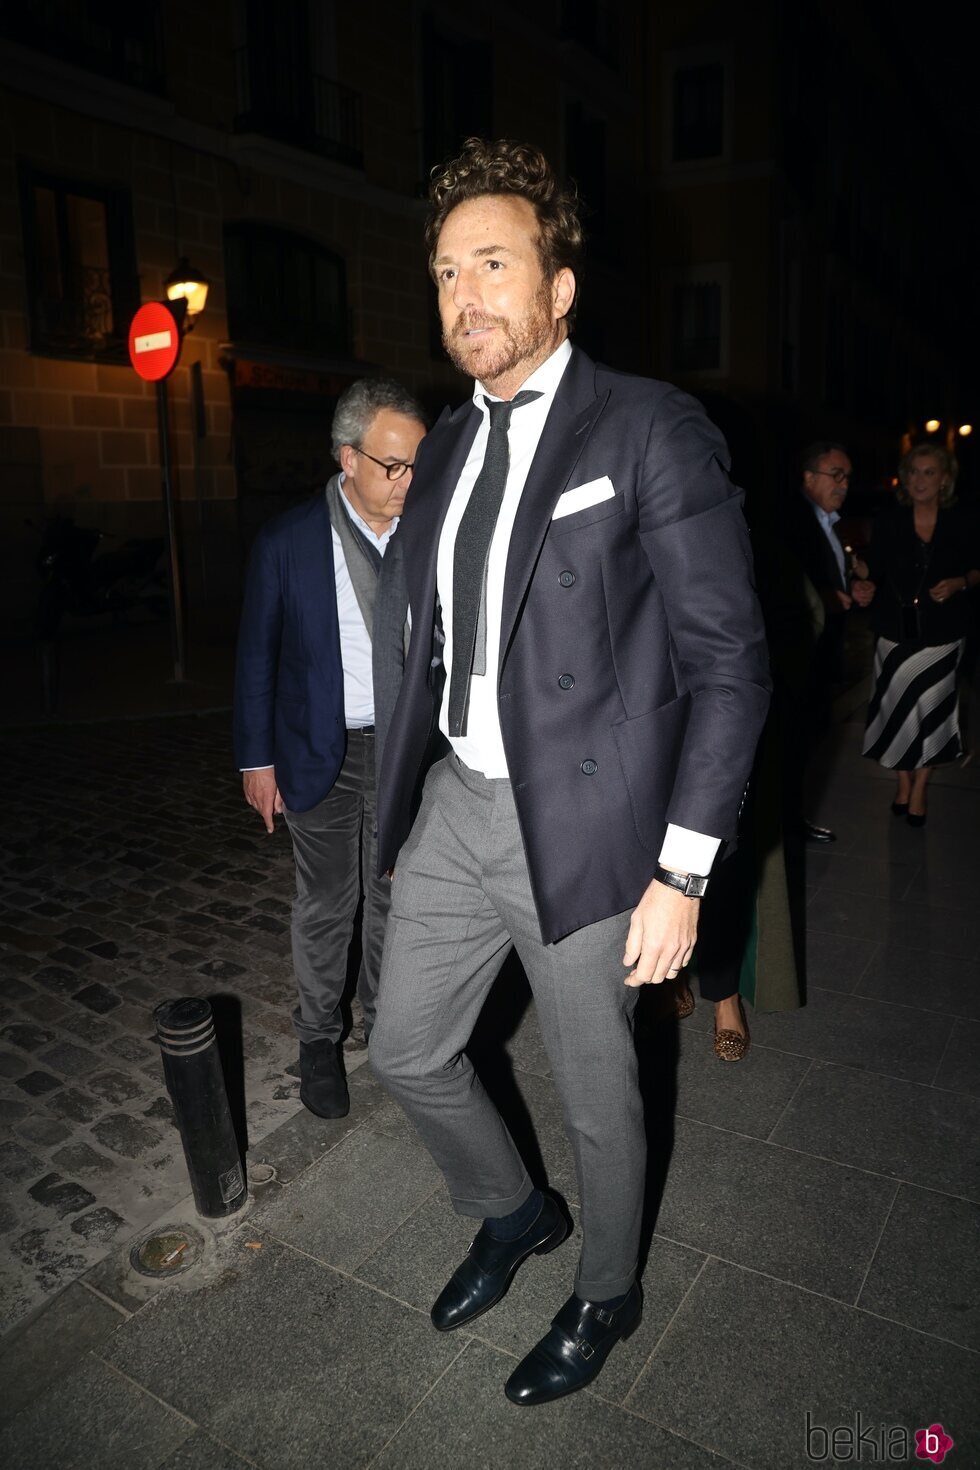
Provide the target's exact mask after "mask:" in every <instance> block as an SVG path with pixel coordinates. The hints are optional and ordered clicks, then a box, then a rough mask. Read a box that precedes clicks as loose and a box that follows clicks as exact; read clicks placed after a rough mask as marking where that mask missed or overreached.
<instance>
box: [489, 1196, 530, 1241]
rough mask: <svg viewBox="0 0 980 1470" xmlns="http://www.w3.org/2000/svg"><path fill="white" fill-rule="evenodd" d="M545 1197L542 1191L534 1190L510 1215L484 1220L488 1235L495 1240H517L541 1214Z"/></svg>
mask: <svg viewBox="0 0 980 1470" xmlns="http://www.w3.org/2000/svg"><path fill="white" fill-rule="evenodd" d="M543 1204H544V1195H543V1194H542V1193H541V1191H540V1189H532V1190H531V1193H530V1194H529V1195H528V1197H527V1199H526V1200H525V1201H524V1203H523V1204H522V1205H521V1206H519V1208H518V1209H516V1210H514V1211H513V1212H512V1214H510V1215H498V1216H497V1217H496V1219H493V1220H484V1222H483V1223H484V1225H485V1226H486V1231H487V1234H488V1235H492V1236H493V1238H494V1240H516V1239H517V1237H518V1236H519V1235H523V1234H524V1232H525V1230H527V1229H529V1228H530V1226H532V1225H533V1224H534V1222H535V1220H536V1219H537V1218H538V1216H539V1215H540V1213H541V1206H542V1205H543Z"/></svg>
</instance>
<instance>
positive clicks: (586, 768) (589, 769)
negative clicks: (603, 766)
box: [582, 761, 599, 776]
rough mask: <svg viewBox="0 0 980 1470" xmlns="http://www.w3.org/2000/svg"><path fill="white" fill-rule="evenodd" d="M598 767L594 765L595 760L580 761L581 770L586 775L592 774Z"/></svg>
mask: <svg viewBox="0 0 980 1470" xmlns="http://www.w3.org/2000/svg"><path fill="white" fill-rule="evenodd" d="M598 769H599V767H598V766H597V765H596V763H595V761H583V762H582V771H583V772H584V774H585V775H586V776H594V775H595V773H596V771H597V770H598Z"/></svg>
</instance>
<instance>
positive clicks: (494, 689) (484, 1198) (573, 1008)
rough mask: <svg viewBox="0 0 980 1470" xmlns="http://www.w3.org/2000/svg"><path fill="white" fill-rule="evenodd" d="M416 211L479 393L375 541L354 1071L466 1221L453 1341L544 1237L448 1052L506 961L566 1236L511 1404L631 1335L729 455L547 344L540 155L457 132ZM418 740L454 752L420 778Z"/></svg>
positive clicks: (740, 708)
mask: <svg viewBox="0 0 980 1470" xmlns="http://www.w3.org/2000/svg"><path fill="white" fill-rule="evenodd" d="M430 205H431V209H430V216H429V221H428V243H429V246H430V252H431V253H430V269H431V272H432V275H433V277H434V280H435V283H436V287H437V290H438V297H439V309H440V314H441V318H442V326H443V334H444V342H445V345H446V348H447V351H448V352H449V355H450V356H451V357H452V359H453V361H454V362H455V363H456V364H457V366H458V367H459V368H461V369H462V370H463V371H464V372H466V373H468V374H469V375H470V376H471V377H473V378H474V379H475V383H474V390H473V396H472V399H471V400H469V401H468V402H467V403H465V404H464V405H463V406H462V407H460V408H458V409H457V410H456V411H455V412H454V413H450V412H448V411H447V412H446V413H444V415H443V417H442V418H441V419H440V420H439V422H438V424H437V425H436V427H435V429H434V430H433V431H432V433H431V434H430V435H429V436H428V438H427V439H425V440H424V441H423V443H422V444H421V445H420V446H419V453H418V458H417V461H416V469H415V480H414V486H413V491H412V497H411V500H410V502H409V505H408V509H407V512H406V515H405V518H404V521H403V523H402V529H401V531H400V535H401V536H402V537H403V538H404V549H405V566H406V573H407V580H408V586H409V599H410V604H411V619H412V641H411V648H410V650H409V654H408V658H407V662H406V668H405V675H404V680H403V683H402V687H401V691H400V694H399V698H398V703H397V705H396V708H395V712H394V717H393V720H392V724H391V731H390V734H389V737H388V742H387V747H386V750H385V755H384V760H383V764H382V769H381V775H380V788H379V798H378V841H379V855H380V862H381V864H382V865H383V866H385V867H388V866H392V865H394V881H393V886H392V900H391V916H390V920H389V929H388V934H387V938H386V943H385V953H384V958H383V961H382V976H381V985H380V992H379V1003H378V1016H377V1023H376V1026H375V1030H374V1033H373V1035H372V1038H371V1047H370V1060H371V1065H372V1067H373V1068H374V1070H375V1072H376V1073H377V1075H378V1076H379V1077H380V1079H381V1081H382V1082H383V1084H384V1085H385V1087H386V1088H388V1089H389V1091H390V1092H391V1093H392V1094H393V1095H394V1096H395V1097H396V1098H397V1099H398V1100H399V1101H400V1102H401V1104H402V1105H403V1107H404V1108H405V1110H406V1111H407V1112H408V1114H409V1116H410V1117H411V1118H412V1120H413V1122H414V1123H415V1125H416V1127H417V1128H418V1131H419V1132H420V1134H421V1136H422V1138H423V1140H424V1141H425V1143H426V1145H427V1146H428V1148H429V1150H430V1152H431V1153H432V1156H433V1158H434V1159H435V1160H436V1162H437V1163H438V1164H439V1166H440V1168H441V1169H442V1171H443V1174H444V1175H445V1178H446V1182H447V1184H448V1187H449V1193H450V1196H451V1199H452V1203H453V1206H454V1208H455V1209H456V1210H457V1212H459V1213H460V1214H463V1215H468V1216H472V1217H473V1218H475V1219H477V1220H480V1221H481V1222H482V1223H481V1226H480V1229H479V1231H478V1233H477V1235H476V1238H475V1240H474V1242H473V1245H472V1247H471V1249H470V1252H469V1254H468V1255H467V1257H466V1259H465V1260H464V1261H463V1262H462V1264H461V1265H460V1266H459V1267H458V1268H457V1270H456V1271H455V1272H454V1273H453V1275H452V1277H451V1278H450V1280H449V1282H448V1283H447V1285H446V1287H445V1288H444V1289H443V1290H442V1292H441V1293H440V1295H439V1297H438V1299H437V1300H436V1302H435V1304H434V1306H433V1308H432V1320H433V1324H434V1326H435V1327H436V1328H438V1329H439V1330H441V1331H449V1330H452V1329H454V1328H458V1327H462V1326H464V1325H466V1324H467V1323H469V1322H471V1321H473V1320H474V1319H475V1318H476V1317H478V1316H479V1315H480V1314H481V1313H483V1312H486V1311H488V1310H489V1309H490V1308H491V1307H492V1306H493V1305H494V1304H495V1303H496V1302H497V1301H499V1299H500V1297H501V1296H502V1295H503V1293H504V1291H505V1290H506V1288H507V1286H508V1284H509V1282H510V1279H511V1277H512V1276H513V1274H514V1272H515V1271H516V1270H517V1269H518V1267H519V1266H520V1265H521V1263H522V1262H523V1261H524V1260H526V1259H527V1257H529V1256H530V1255H532V1254H534V1253H537V1254H541V1253H543V1252H545V1251H549V1250H551V1249H553V1248H554V1247H556V1246H558V1245H559V1244H560V1243H561V1241H562V1240H563V1239H564V1237H565V1235H566V1234H567V1230H568V1225H567V1220H566V1216H565V1214H564V1213H563V1211H562V1210H561V1208H560V1207H559V1205H558V1204H557V1203H556V1202H555V1200H554V1199H553V1198H552V1197H551V1196H550V1195H549V1194H547V1193H544V1192H543V1191H540V1190H538V1189H536V1188H535V1187H534V1185H533V1183H532V1181H531V1180H530V1179H529V1177H528V1174H527V1171H526V1169H525V1166H524V1163H523V1161H522V1159H521V1157H520V1155H519V1153H518V1152H517V1150H516V1148H515V1146H514V1143H513V1141H512V1139H511V1137H510V1135H509V1133H508V1131H507V1129H506V1127H505V1125H504V1123H503V1121H502V1119H501V1118H500V1116H499V1114H498V1113H497V1111H496V1108H495V1107H494V1106H493V1104H492V1103H491V1101H490V1100H489V1098H488V1096H487V1094H486V1093H485V1091H484V1090H483V1088H482V1087H481V1085H480V1082H479V1080H478V1079H477V1077H476V1076H475V1075H474V1071H473V1068H472V1066H471V1064H470V1062H469V1060H468V1058H467V1056H466V1052H465V1048H466V1045H467V1042H468V1040H469V1037H470V1033H471V1031H472V1029H473V1026H474V1024H475V1021H476V1019H477V1016H478V1014H479V1012H480V1009H481V1006H482V1004H483V1001H484V999H485V998H486V995H487V992H488V990H489V988H490V985H491V984H492V982H493V980H494V977H495V976H496V974H497V972H498V971H499V969H500V967H501V965H502V963H503V961H504V959H505V958H506V956H507V955H508V953H509V952H510V950H511V948H514V947H516V949H517V951H518V954H519V956H520V959H521V961H522V962H523V965H524V969H525V971H526V973H527V976H528V980H529V982H530V986H531V990H532V992H533V995H534V1001H535V1006H536V1009H537V1015H538V1020H539V1022H540V1026H541V1031H542V1035H543V1038H544V1042H545V1046H546V1048H547V1051H548V1055H549V1058H550V1061H551V1067H552V1073H553V1076H554V1080H555V1084H556V1086H557V1088H558V1091H559V1093H560V1095H561V1101H562V1107H563V1112H564V1119H565V1125H566V1128H567V1130H568V1135H569V1139H570V1141H571V1144H572V1148H573V1151H574V1155H575V1162H576V1169H577V1176H578V1191H579V1200H580V1204H581V1218H582V1236H583V1239H582V1252H581V1258H580V1260H579V1264H578V1270H577V1273H576V1277H575V1281H574V1291H573V1294H572V1295H571V1296H570V1297H569V1299H568V1301H566V1303H565V1305H564V1306H563V1307H562V1308H561V1310H560V1311H559V1312H558V1314H557V1316H556V1317H555V1319H554V1322H553V1324H552V1327H551V1329H550V1331H549V1332H548V1333H547V1334H546V1336H545V1337H544V1338H543V1339H542V1341H541V1342H540V1343H538V1345H537V1346H536V1347H534V1348H532V1350H531V1351H530V1352H529V1353H528V1355H527V1357H526V1358H525V1359H524V1360H523V1362H522V1363H520V1365H519V1366H518V1367H517V1368H516V1369H515V1371H514V1373H513V1374H512V1375H511V1377H510V1379H509V1380H508V1382H507V1385H506V1389H505V1391H506V1393H507V1396H508V1398H510V1399H511V1400H512V1401H513V1402H515V1403H517V1404H521V1405H532V1404H541V1403H546V1402H548V1401H550V1400H551V1399H554V1398H558V1397H560V1396H561V1395H563V1394H567V1393H572V1392H574V1391H575V1390H577V1389H579V1388H582V1387H584V1385H585V1384H587V1383H589V1382H591V1381H592V1379H594V1378H595V1376H596V1374H597V1373H598V1372H599V1371H600V1369H601V1368H602V1366H603V1364H604V1362H605V1361H606V1358H607V1356H608V1354H609V1352H610V1350H611V1349H612V1347H613V1346H614V1345H615V1344H616V1343H617V1342H618V1341H619V1339H620V1338H622V1337H625V1336H626V1335H627V1334H628V1333H629V1332H630V1331H632V1329H633V1328H634V1327H635V1325H636V1323H637V1322H638V1321H639V1317H640V1311H641V1297H640V1291H639V1287H638V1285H637V1281H636V1273H637V1256H638V1247H639V1235H640V1219H641V1210H642V1202H643V1194H644V1167H645V1157H646V1155H645V1139H644V1123H643V1109H642V1105H641V1100H640V1093H639V1088H638V1085H637V1062H636V1054H635V1050H634V1046H633V1032H632V1018H633V1011H634V1006H635V1002H636V999H637V994H638V987H639V986H641V985H646V984H651V983H652V984H659V983H660V982H661V981H663V980H664V979H665V978H666V977H668V976H674V975H676V974H677V973H678V972H679V970H680V968H681V967H682V966H683V965H685V964H686V963H687V961H688V960H689V958H690V956H691V951H692V949H693V946H694V940H695V935H696V931H697V917H698V905H699V897H700V895H701V894H702V893H703V892H704V891H705V887H706V885H707V882H708V875H709V872H710V869H711V865H712V861H713V859H714V856H715V853H716V851H717V849H718V848H719V846H720V845H721V844H722V843H723V842H726V841H730V840H731V839H732V838H733V837H734V833H735V825H736V819H737V816H738V809H739V803H740V799H741V797H742V794H743V791H744V788H745V783H746V780H747V777H748V773H749V768H750V766H751V763H752V757H753V753H754V750H755V745H756V740H757V737H758V734H759V731H760V729H761V727H762V722H763V719H764V716H765V712H766V707H767V704H768V687H769V678H768V667H767V659H766V650H765V643H764V638H763V632H762V620H761V617H760V615H759V609H758V606H757V603H756V599H755V596H754V593H753V591H752V587H751V583H750V566H751V559H750V554H749V546H748V538H747V534H746V528H745V524H744V520H743V517H742V512H741V495H740V494H739V492H738V491H737V490H735V489H734V488H733V486H732V484H731V483H730V481H729V479H728V476H727V474H726V467H727V464H728V454H727V449H726V446H725V444H724V441H723V440H722V439H721V437H720V435H719V434H718V433H717V431H716V430H715V429H714V428H713V427H712V425H711V424H710V423H709V421H708V420H707V418H706V417H705V415H704V412H703V410H702V409H701V407H700V405H699V404H697V403H696V402H695V401H694V400H693V399H691V398H689V397H688V396H687V395H686V394H684V393H681V392H679V391H678V390H677V389H675V388H672V387H670V386H669V385H668V384H666V383H656V382H651V381H648V380H645V379H641V378H634V377H628V376H625V375H622V374H619V373H615V372H613V371H611V370H610V369H608V368H604V367H599V366H597V365H596V364H595V363H593V362H591V361H590V360H589V359H588V358H587V357H586V355H585V354H584V353H583V352H581V351H579V350H578V349H577V348H574V347H573V346H572V345H571V343H570V341H569V331H570V327H571V322H572V317H573V314H574V307H575V299H576V269H577V267H578V263H579V259H580V255H581V246H582V233H581V228H580V225H579V220H578V215H577V211H576V205H575V201H574V199H573V198H572V197H570V196H569V195H568V194H567V193H566V192H565V191H563V189H562V188H561V187H560V185H559V184H558V182H557V180H556V179H555V176H554V174H553V173H552V171H551V169H550V167H549V165H548V162H547V160H546V159H545V158H544V156H543V155H542V154H541V153H540V152H538V150H537V149H535V148H532V147H528V146H525V145H522V144H516V143H511V142H498V143H488V142H484V141H482V140H479V139H471V140H470V141H469V142H468V143H467V144H466V147H465V148H464V150H463V152H462V154H461V156H460V157H459V158H457V159H455V160H454V161H453V162H452V163H450V164H449V165H448V166H447V167H446V168H445V169H443V170H442V171H440V172H439V173H437V174H436V175H435V176H434V178H433V180H432V185H431V189H430ZM434 723H437V724H438V727H439V728H440V729H441V731H442V733H443V736H444V737H445V740H446V741H447V742H448V749H449V753H448V754H447V755H445V756H444V758H443V759H441V760H439V761H438V762H437V763H436V764H435V765H433V766H432V767H431V769H429V770H428V772H426V770H425V763H426V752H427V750H429V749H431V742H430V738H429V737H430V732H431V730H432V728H433V724H434ZM423 781H424V788H423V789H422V790H421V795H420V793H419V787H420V784H421V783H422V782H423ZM419 796H420V799H419ZM413 815H414V820H413Z"/></svg>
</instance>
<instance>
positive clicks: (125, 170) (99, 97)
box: [0, 0, 651, 629]
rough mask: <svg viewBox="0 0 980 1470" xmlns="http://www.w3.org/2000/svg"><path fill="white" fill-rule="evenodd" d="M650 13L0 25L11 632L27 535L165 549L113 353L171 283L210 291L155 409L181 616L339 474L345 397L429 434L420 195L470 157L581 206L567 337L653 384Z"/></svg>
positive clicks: (441, 387)
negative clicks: (576, 191)
mask: <svg viewBox="0 0 980 1470" xmlns="http://www.w3.org/2000/svg"><path fill="white" fill-rule="evenodd" d="M647 10H648V7H646V6H645V5H644V4H642V3H640V0H637V3H634V4H620V5H616V6H615V7H613V6H605V5H602V4H600V3H597V0H553V3H542V4H540V5H537V6H534V7H532V8H531V11H530V14H529V13H528V10H527V7H522V6H519V5H517V4H513V5H512V4H508V3H502V4H500V5H498V6H496V7H494V9H493V11H492V13H486V14H484V13H483V12H474V13H473V14H472V15H471V14H470V13H469V12H465V13H460V11H459V9H458V7H454V6H451V5H449V4H441V3H432V4H427V3H399V0H369V3H368V4H365V5H362V6H347V5H341V4H337V3H333V0H278V3H277V4H276V5H274V6H273V5H270V4H268V3H267V0H215V3H214V4H210V5H208V6H200V5H192V4H191V3H189V0H143V3H141V4H139V5H133V6H121V5H115V4H113V5H105V4H102V3H96V0H56V3H50V0H44V3H42V0H22V3H20V4H19V5H18V6H17V7H16V8H15V7H9V6H5V7H3V10H2V11H0V204H2V208H0V321H2V335H0V484H2V490H0V585H2V587H3V589H4V590H3V593H2V596H3V599H4V603H5V606H4V614H5V621H6V622H7V623H8V624H12V625H13V626H15V627H20V628H23V629H26V628H27V627H29V625H30V619H31V609H32V602H33V599H34V597H35V595H36V593H35V589H34V578H33V570H32V555H33V550H34V548H35V546H36V544H37V540H38V535H39V527H40V526H41V525H42V524H43V523H44V521H45V519H46V518H48V517H50V516H53V515H69V516H73V517H74V518H75V519H76V520H77V521H78V522H79V523H80V524H87V525H94V526H97V527H99V528H100V529H102V530H103V531H105V532H107V533H110V534H111V535H113V536H121V537H126V536H135V535H144V534H156V533H159V532H160V531H161V530H162V525H163V513H162V506H161V480H160V470H159V446H158V442H157V425H156V399H155V389H154V387H153V386H152V385H150V384H144V383H142V382H141V381H140V379H139V378H137V376H136V375H135V373H134V372H133V370H132V368H131V367H130V366H129V362H128V357H127V351H126V342H127V332H128V325H129V321H130V320H131V318H132V315H133V312H134V311H135V309H136V307H137V306H138V305H139V304H140V303H141V302H143V301H148V300H154V299H160V298H162V296H163V294H164V282H165V280H166V278H167V276H168V275H169V274H170V272H171V271H172V270H173V269H174V267H175V265H176V263H177V261H178V260H179V259H180V258H182V257H183V258H187V259H189V260H190V261H191V262H192V264H193V265H194V267H195V268H196V269H197V270H198V271H200V272H203V273H204V275H205V276H206V277H207V278H208V279H209V281H210V291H209V295H208V300H207V306H206V309H205V311H204V312H203V313H202V314H201V315H200V317H199V318H198V319H197V321H196V322H195V324H194V329H193V331H192V332H190V333H189V334H188V335H187V337H186V338H185V342H184V346H183V350H182V356H181V360H180V363H179V365H178V367H177V368H176V370H175V372H174V374H173V376H172V378H171V379H170V384H169V396H170V403H171V415H172V431H173V442H174V446H175V459H176V481H177V494H178V509H179V527H180V536H181V540H182V543H183V548H182V549H183V563H184V567H185V577H186V581H187V592H188V595H189V600H190V605H191V608H192V610H193V609H194V608H195V607H203V606H207V605H210V606H214V607H226V608H228V609H230V610H233V609H234V607H235V604H236V599H237V595H238V591H239V589H240V582H241V572H242V566H243V562H244V557H245V555H246V553H247V549H248V545H249V543H250V541H251V538H252V536H253V535H254V533H255V530H256V529H257V527H258V526H259V525H260V524H261V523H262V522H263V521H264V520H265V519H266V518H267V517H268V516H269V515H270V514H272V513H274V512H275V511H276V510H278V509H281V508H284V507H285V506H287V505H289V504H292V503H295V502H296V501H297V500H298V499H300V498H302V497H304V496H306V495H309V494H311V493H313V492H314V490H315V488H316V487H317V486H318V485H321V484H322V483H323V481H324V480H325V479H326V477H327V476H328V474H329V473H330V472H331V471H332V468H333V466H332V462H331V459H330V451H329V438H328V432H327V428H328V424H329V417H330V413H331V411H332V407H333V404H334V402H335V400H336V397H337V395H338V393H339V392H340V391H342V389H343V387H344V386H346V384H347V383H349V382H350V381H352V380H353V379H354V378H356V377H358V376H362V375H363V374H365V373H369V372H372V371H384V372H387V373H392V374H394V375H395V376H397V377H399V378H401V379H402V380H403V381H404V382H405V383H406V384H407V385H409V386H410V387H411V388H413V389H414V390H415V391H416V392H418V393H419V394H420V396H421V397H422V398H423V401H424V402H426V404H427V405H428V406H429V407H430V408H431V409H432V410H433V411H436V412H437V411H438V410H439V408H440V407H441V406H442V404H443V403H444V402H445V401H446V400H447V399H453V398H458V397H459V396H460V393H461V391H464V388H463V385H462V384H461V383H460V381H459V379H458V377H457V376H456V374H455V373H454V371H453V369H452V368H451V366H450V365H449V364H448V362H447V361H446V359H445V356H444V354H443V352H442V349H441V345H440V343H439V337H438V329H437V326H436V317H435V309H434V295H433V291H432V288H431V286H430V284H429V282H428V279H427V276H426V270H425V258H424V252H423V248H422V240H421V233H422V221H423V218H424V205H423V203H422V197H423V195H424V186H425V181H426V179H427V176H428V173H429V170H430V169H431V168H432V166H433V165H434V164H436V163H438V162H439V161H440V160H442V159H443V158H445V157H447V156H448V155H450V154H451V153H452V152H453V151H454V150H455V149H456V148H457V147H458V146H459V144H460V142H461V141H462V140H463V139H464V138H465V137H466V136H468V135H469V134H471V133H480V134H484V135H500V136H502V135H508V136H518V137H522V138H528V139H532V140H533V141H535V142H538V143H539V144H540V145H541V146H542V147H543V148H544V149H545V150H546V151H547V152H548V154H549V156H550V157H552V158H553V159H554V160H555V161H556V162H557V163H558V165H559V166H560V167H561V168H562V169H564V170H565V172H566V173H567V174H568V175H569V176H572V177H574V178H575V179H576V180H577V181H578V184H579V187H580V191H581V193H582V195H583V199H584V201H585V204H586V207H587V221H588V225H589V230H590V236H591V248H590V268H589V275H588V279H587V282H586V292H585V300H584V307H583V312H582V317H581V335H582V340H583V342H584V343H585V344H586V345H587V346H590V347H591V348H592V349H593V350H596V351H598V352H600V353H602V354H603V355H607V356H609V357H610V358H611V359H612V360H613V361H615V362H617V364H621V365H623V366H632V367H635V368H637V369H641V370H643V369H648V368H649V365H650V357H651V351H650V349H651V337H650V330H649V323H650V316H649V311H648V306H647V297H648V293H649V272H648V268H647V261H648V250H647V241H646V239H645V234H644V231H643V230H642V228H639V229H638V228H637V221H638V219H640V218H642V216H643V213H644V211H645V210H646V208H647V206H648V199H649V162H648V147H649V136H648V130H647V128H646V127H645V126H644V118H645V116H646V114H647V110H648V106H649V99H648V97H647V95H646V91H645V81H644V78H645V70H646V69H645V67H644V66H643V64H642V63H643V58H644V56H645V55H647V54H648V51H649V40H648V29H649V16H648V14H647ZM624 283H628V286H627V289H626V290H624ZM25 522H31V523H32V524H31V525H26V524H25Z"/></svg>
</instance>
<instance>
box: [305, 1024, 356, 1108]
mask: <svg viewBox="0 0 980 1470" xmlns="http://www.w3.org/2000/svg"><path fill="white" fill-rule="evenodd" d="M299 1077H300V1082H299V1100H300V1102H301V1103H302V1104H303V1106H304V1108H309V1110H310V1112H311V1113H316V1115H317V1117H318V1118H346V1117H347V1114H348V1113H349V1112H350V1093H349V1092H348V1091H347V1078H346V1077H345V1076H344V1064H343V1062H342V1061H341V1059H340V1048H339V1046H338V1045H337V1043H336V1042H335V1041H329V1040H327V1039H324V1040H323V1041H301V1042H300V1044H299Z"/></svg>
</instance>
